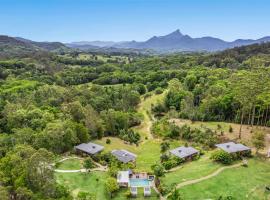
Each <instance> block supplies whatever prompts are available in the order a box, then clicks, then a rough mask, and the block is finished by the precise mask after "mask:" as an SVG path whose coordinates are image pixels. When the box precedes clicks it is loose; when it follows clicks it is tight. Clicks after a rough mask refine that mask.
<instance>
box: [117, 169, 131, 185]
mask: <svg viewBox="0 0 270 200" xmlns="http://www.w3.org/2000/svg"><path fill="white" fill-rule="evenodd" d="M117 183H129V171H119V172H118V173H117Z"/></svg>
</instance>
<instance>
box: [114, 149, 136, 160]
mask: <svg viewBox="0 0 270 200" xmlns="http://www.w3.org/2000/svg"><path fill="white" fill-rule="evenodd" d="M112 155H113V156H115V157H116V158H117V160H119V161H121V162H123V163H128V162H131V161H135V159H136V157H137V156H136V155H135V154H133V153H131V152H129V151H126V150H123V149H121V150H113V151H112Z"/></svg>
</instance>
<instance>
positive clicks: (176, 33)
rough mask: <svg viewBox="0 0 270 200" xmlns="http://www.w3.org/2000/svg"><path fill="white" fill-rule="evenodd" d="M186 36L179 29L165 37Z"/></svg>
mask: <svg viewBox="0 0 270 200" xmlns="http://www.w3.org/2000/svg"><path fill="white" fill-rule="evenodd" d="M182 36H184V35H183V34H182V33H181V32H180V30H179V29H177V30H175V31H173V32H172V33H170V34H168V35H165V36H164V37H182Z"/></svg>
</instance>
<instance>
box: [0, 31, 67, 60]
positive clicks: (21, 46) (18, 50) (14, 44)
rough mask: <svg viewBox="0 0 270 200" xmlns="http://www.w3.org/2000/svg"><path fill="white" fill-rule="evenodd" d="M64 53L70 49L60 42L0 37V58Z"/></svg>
mask: <svg viewBox="0 0 270 200" xmlns="http://www.w3.org/2000/svg"><path fill="white" fill-rule="evenodd" d="M47 51H52V52H63V51H66V52H67V51H69V48H68V47H66V46H65V45H64V44H62V43H60V42H34V41H31V40H27V39H24V38H15V37H9V36H5V35H0V57H2V58H4V57H27V56H31V54H34V53H37V52H47Z"/></svg>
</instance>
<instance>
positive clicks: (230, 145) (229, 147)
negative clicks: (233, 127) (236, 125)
mask: <svg viewBox="0 0 270 200" xmlns="http://www.w3.org/2000/svg"><path fill="white" fill-rule="evenodd" d="M215 146H216V147H218V148H220V149H222V150H224V151H226V152H228V153H236V152H241V151H248V150H250V148H249V147H247V146H245V145H243V144H236V143H234V142H227V143H222V144H216V145H215Z"/></svg>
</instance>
